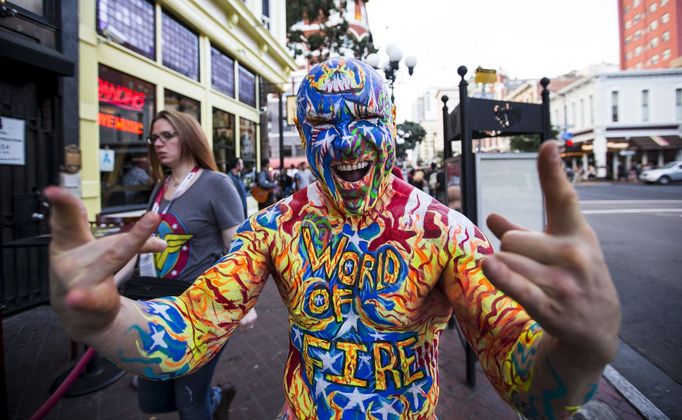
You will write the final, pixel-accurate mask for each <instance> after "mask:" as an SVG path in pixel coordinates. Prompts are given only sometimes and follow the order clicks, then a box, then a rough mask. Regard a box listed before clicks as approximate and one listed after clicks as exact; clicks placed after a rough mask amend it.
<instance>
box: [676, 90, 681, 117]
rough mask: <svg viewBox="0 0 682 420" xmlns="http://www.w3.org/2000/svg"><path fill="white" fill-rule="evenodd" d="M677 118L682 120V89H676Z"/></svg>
mask: <svg viewBox="0 0 682 420" xmlns="http://www.w3.org/2000/svg"><path fill="white" fill-rule="evenodd" d="M675 119H676V120H677V121H682V89H679V88H678V89H675Z"/></svg>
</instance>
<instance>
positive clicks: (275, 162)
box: [270, 156, 308, 169]
mask: <svg viewBox="0 0 682 420" xmlns="http://www.w3.org/2000/svg"><path fill="white" fill-rule="evenodd" d="M301 162H305V163H308V159H307V158H306V157H305V156H296V157H285V158H284V167H285V168H287V169H289V168H290V167H291V165H294V166H295V167H296V168H298V165H299V164H300V163H301ZM270 167H271V168H273V169H279V157H271V158H270Z"/></svg>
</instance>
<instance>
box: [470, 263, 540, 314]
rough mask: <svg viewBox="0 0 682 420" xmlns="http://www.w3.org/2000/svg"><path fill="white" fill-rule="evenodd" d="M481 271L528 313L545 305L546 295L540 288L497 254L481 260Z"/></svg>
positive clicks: (532, 312) (534, 311) (536, 310)
mask: <svg viewBox="0 0 682 420" xmlns="http://www.w3.org/2000/svg"><path fill="white" fill-rule="evenodd" d="M483 272H484V273H485V275H486V277H487V278H488V280H490V282H491V283H493V284H494V285H495V286H496V287H497V288H498V289H500V290H501V291H502V292H503V293H504V294H506V295H507V296H509V297H511V298H512V299H514V300H515V301H517V302H518V303H520V304H521V306H523V307H524V308H525V309H526V311H528V313H529V314H531V315H533V314H534V313H538V312H539V311H540V308H542V307H543V306H544V305H545V301H546V299H547V297H546V296H545V294H544V293H543V292H542V289H540V287H538V286H537V285H536V284H534V283H533V282H532V281H530V280H528V279H527V278H525V277H524V276H522V275H521V274H519V273H517V272H515V271H513V270H512V269H511V268H509V266H507V265H506V264H505V263H504V261H502V260H501V259H500V258H498V257H497V255H491V256H488V257H486V258H485V259H484V260H483Z"/></svg>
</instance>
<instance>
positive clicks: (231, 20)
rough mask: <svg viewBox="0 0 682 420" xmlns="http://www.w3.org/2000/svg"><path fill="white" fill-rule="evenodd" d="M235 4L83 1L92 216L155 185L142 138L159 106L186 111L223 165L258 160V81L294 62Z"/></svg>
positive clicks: (144, 196)
mask: <svg viewBox="0 0 682 420" xmlns="http://www.w3.org/2000/svg"><path fill="white" fill-rule="evenodd" d="M237 3H239V2H237ZM237 3H235V4H233V3H232V2H217V1H216V2H211V1H206V2H196V3H195V2H173V3H168V2H163V3H155V2H153V1H150V0H120V1H116V2H113V1H110V0H97V1H95V2H84V3H81V10H80V21H81V22H80V25H81V42H80V51H81V59H80V74H81V78H80V86H81V90H80V92H81V93H80V102H81V104H84V105H85V106H84V107H83V108H82V109H81V114H80V132H81V138H82V139H83V145H82V147H83V162H84V164H83V171H82V179H83V183H82V184H83V188H82V191H83V200H84V202H85V203H86V207H87V209H88V214H89V216H90V218H91V220H92V219H94V216H95V215H96V214H100V213H101V214H111V213H121V212H128V211H135V210H140V209H143V208H144V207H145V205H146V203H147V200H148V197H149V193H150V191H151V188H152V185H153V181H152V180H151V178H150V177H149V161H148V159H147V153H148V149H147V144H146V141H145V138H146V136H147V135H148V130H149V125H150V122H151V120H152V119H153V117H154V115H155V113H156V112H158V111H159V110H162V109H172V110H177V111H181V112H185V113H187V114H190V115H192V116H194V117H195V118H196V119H197V120H198V121H199V122H200V123H201V125H202V127H203V128H204V131H205V132H206V134H207V136H208V138H209V141H210V142H211V143H212V145H213V149H214V154H215V158H216V161H217V163H218V167H219V169H220V170H221V171H226V170H227V162H228V161H229V160H230V158H232V157H235V156H240V157H241V158H242V159H243V160H244V161H245V163H246V164H247V165H249V166H253V165H255V164H256V162H257V161H258V160H259V159H260V156H261V154H262V151H261V149H260V147H259V145H260V136H259V129H258V128H259V127H258V125H259V123H260V114H261V112H260V110H259V107H260V104H259V101H258V98H259V90H260V86H261V84H262V80H267V81H268V83H276V84H283V83H284V81H285V80H286V79H287V77H288V73H289V71H290V70H291V69H293V67H294V63H293V60H292V59H291V58H289V56H288V54H287V53H286V50H285V49H284V47H283V45H282V43H280V42H276V41H275V38H273V36H272V35H271V34H269V33H267V32H263V31H262V30H257V29H254V28H252V27H250V26H249V24H250V23H251V22H252V21H253V16H252V15H250V10H249V9H247V8H246V6H243V5H242V4H237ZM254 69H258V71H257V72H256V71H254ZM95 81H96V86H97V89H96V94H95V92H94V91H93V89H92V86H93V85H94V83H95Z"/></svg>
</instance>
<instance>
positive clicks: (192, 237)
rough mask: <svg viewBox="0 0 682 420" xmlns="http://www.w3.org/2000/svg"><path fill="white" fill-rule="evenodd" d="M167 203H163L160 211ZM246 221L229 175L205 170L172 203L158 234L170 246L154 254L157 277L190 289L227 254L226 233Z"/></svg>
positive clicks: (157, 231)
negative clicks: (224, 237) (223, 232)
mask: <svg viewBox="0 0 682 420" xmlns="http://www.w3.org/2000/svg"><path fill="white" fill-rule="evenodd" d="M157 191H158V188H156V189H155V191H154V194H153V196H152V199H151V201H150V202H153V201H154V196H155V195H156V194H157ZM167 203H168V201H167V200H166V199H162V200H161V203H160V205H159V208H161V209H164V208H165V207H166V205H167ZM243 221H244V214H243V210H242V203H241V200H240V198H239V195H238V194H237V190H236V189H235V187H234V185H233V184H232V181H231V180H230V179H229V178H228V177H227V175H225V174H222V173H219V172H213V171H210V170H203V171H202V172H201V174H200V175H199V178H198V179H197V180H196V181H195V182H194V184H192V185H191V186H190V187H189V189H187V191H185V192H184V193H183V194H182V195H180V197H178V198H177V199H175V200H174V201H173V202H172V203H171V206H170V208H169V209H168V212H167V213H166V214H164V215H163V218H162V220H161V223H160V224H159V227H158V228H157V230H156V235H157V236H158V237H159V238H161V239H163V240H165V241H166V243H168V246H167V247H166V249H165V250H164V251H163V252H159V253H156V254H154V265H155V266H156V273H157V276H158V277H159V278H165V279H169V280H180V281H182V282H183V283H186V284H187V286H189V285H190V284H192V283H193V282H194V280H196V278H197V277H199V275H200V274H202V273H203V272H204V271H206V270H207V269H208V268H210V267H211V266H212V265H213V264H214V263H215V262H216V261H217V260H218V259H219V258H220V257H221V256H222V255H223V254H224V252H225V244H224V243H223V237H222V231H223V230H225V229H228V228H231V227H233V226H236V225H238V224H240V223H241V222H243Z"/></svg>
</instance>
